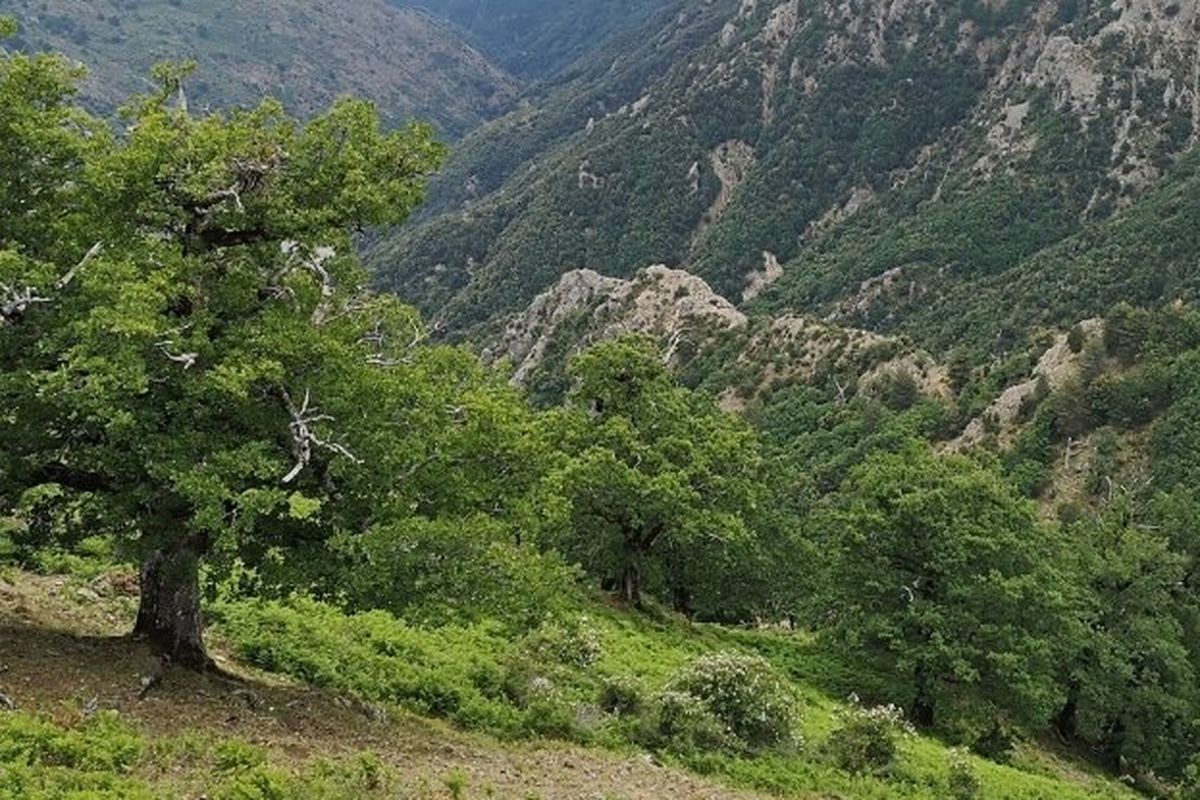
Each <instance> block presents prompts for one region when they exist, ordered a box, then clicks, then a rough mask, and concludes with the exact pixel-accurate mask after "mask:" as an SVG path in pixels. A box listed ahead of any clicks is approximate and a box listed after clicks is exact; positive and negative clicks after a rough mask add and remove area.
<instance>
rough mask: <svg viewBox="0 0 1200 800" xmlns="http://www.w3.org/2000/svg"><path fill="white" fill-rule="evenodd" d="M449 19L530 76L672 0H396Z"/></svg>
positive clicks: (543, 73) (562, 63)
mask: <svg viewBox="0 0 1200 800" xmlns="http://www.w3.org/2000/svg"><path fill="white" fill-rule="evenodd" d="M393 2H396V3H398V4H399V5H401V6H408V7H413V8H424V9H427V10H428V11H430V12H431V13H433V14H436V15H437V16H439V17H442V18H443V19H447V20H450V21H451V22H454V23H455V24H456V25H458V26H460V27H461V28H462V29H463V30H464V31H466V32H467V33H468V34H469V36H470V37H471V40H472V41H473V42H474V43H475V44H476V45H477V46H478V47H479V49H480V50H481V51H483V52H484V53H486V54H487V55H488V56H489V57H490V58H491V59H492V60H493V61H494V62H495V63H497V64H499V65H500V66H502V67H504V68H505V69H507V70H508V71H509V72H512V73H513V74H515V75H518V76H520V77H521V78H524V79H527V80H537V79H547V78H552V77H557V76H558V73H559V72H560V71H561V70H562V69H564V68H565V67H567V66H569V65H570V64H572V63H573V62H574V61H576V60H577V59H579V58H580V57H582V56H584V55H586V54H587V53H589V52H591V51H592V50H593V49H596V48H598V47H599V46H601V45H603V44H607V42H608V39H609V38H611V37H612V36H614V35H616V34H619V33H623V32H626V31H630V30H634V29H636V28H638V27H639V26H640V25H641V24H642V23H643V22H644V21H645V20H646V19H647V18H648V17H649V16H651V15H652V14H653V13H654V12H655V11H657V10H658V9H660V8H662V7H663V6H665V5H666V4H667V0H558V2H544V1H543V0H393Z"/></svg>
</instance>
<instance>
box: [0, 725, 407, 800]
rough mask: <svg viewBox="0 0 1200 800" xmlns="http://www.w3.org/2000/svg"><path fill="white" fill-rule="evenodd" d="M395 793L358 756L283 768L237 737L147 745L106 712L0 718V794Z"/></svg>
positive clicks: (388, 780) (227, 797)
mask: <svg viewBox="0 0 1200 800" xmlns="http://www.w3.org/2000/svg"><path fill="white" fill-rule="evenodd" d="M399 791H400V789H399V783H398V779H397V777H396V776H394V775H393V774H391V773H390V772H389V771H388V770H386V769H385V768H384V767H382V766H381V765H380V764H379V762H378V760H376V759H374V758H373V757H372V756H370V755H366V754H364V755H359V756H357V757H355V758H348V759H344V760H342V761H336V762H335V761H325V760H320V761H316V762H313V763H312V764H308V765H305V766H303V767H300V768H294V767H291V768H289V767H287V766H279V765H273V764H271V763H269V760H268V757H267V754H266V751H264V750H263V749H261V748H258V747H256V746H254V745H252V744H250V743H247V742H244V741H241V740H238V739H231V738H223V737H220V736H215V735H204V734H195V733H193V734H188V735H182V736H178V737H174V738H170V739H163V740H156V741H153V742H151V740H149V739H148V738H146V737H145V736H144V735H143V734H142V733H140V732H139V731H138V730H136V729H135V728H134V727H133V726H132V725H130V724H128V723H126V722H125V721H123V720H122V719H121V718H120V717H119V716H118V715H117V714H116V712H102V713H100V714H97V715H95V716H93V717H91V718H89V719H85V720H83V721H81V722H79V723H78V724H76V725H74V726H67V725H62V724H59V723H56V722H53V721H50V720H48V719H45V718H42V717H38V716H34V715H31V714H24V713H8V714H4V715H3V716H0V800H156V798H163V797H197V796H203V797H209V798H212V800H275V799H276V798H278V800H283V799H284V798H288V800H359V798H368V797H382V796H387V797H393V798H406V797H413V795H411V794H401V793H399ZM385 792H387V793H386V794H385Z"/></svg>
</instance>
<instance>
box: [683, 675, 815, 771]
mask: <svg viewBox="0 0 1200 800" xmlns="http://www.w3.org/2000/svg"><path fill="white" fill-rule="evenodd" d="M668 689H669V691H670V692H672V693H682V694H686V695H689V696H691V697H694V698H695V699H696V700H698V701H700V703H701V704H702V705H703V706H704V708H706V709H707V710H708V711H709V713H711V714H712V715H713V717H714V718H716V719H717V720H719V721H720V723H721V725H722V726H723V727H724V729H725V730H726V731H727V732H728V734H729V735H730V736H731V737H733V739H734V740H735V741H736V742H737V743H739V744H740V745H741V746H742V747H743V748H745V749H751V750H760V749H764V748H769V747H775V746H778V745H781V744H785V743H788V742H790V741H791V740H792V738H793V731H794V728H795V723H796V720H795V711H794V708H795V698H794V697H793V696H792V694H791V692H790V691H789V690H788V688H787V686H786V684H785V683H784V682H783V681H782V680H780V679H779V676H778V675H776V674H775V671H774V670H773V669H772V668H771V665H770V664H769V663H767V661H766V660H765V659H763V658H760V657H758V656H748V655H742V654H740V653H718V654H716V655H711V656H704V657H701V658H699V659H697V660H695V661H693V662H692V663H691V664H688V665H687V666H685V667H684V668H683V669H682V670H681V671H680V672H679V673H678V674H677V675H676V676H675V677H674V678H673V679H672V680H671V682H670V684H669V686H668Z"/></svg>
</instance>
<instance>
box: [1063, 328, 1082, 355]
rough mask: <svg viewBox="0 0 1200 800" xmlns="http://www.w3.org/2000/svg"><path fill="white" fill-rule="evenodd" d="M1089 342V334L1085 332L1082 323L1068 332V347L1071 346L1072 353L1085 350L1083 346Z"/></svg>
mask: <svg viewBox="0 0 1200 800" xmlns="http://www.w3.org/2000/svg"><path fill="white" fill-rule="evenodd" d="M1085 344H1087V334H1086V333H1084V330H1083V326H1082V325H1076V326H1075V327H1074V328H1071V330H1070V332H1069V333H1068V334H1067V347H1069V348H1071V352H1072V353H1076V354H1078V353H1081V352H1083V346H1084V345H1085Z"/></svg>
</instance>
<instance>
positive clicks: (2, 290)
mask: <svg viewBox="0 0 1200 800" xmlns="http://www.w3.org/2000/svg"><path fill="white" fill-rule="evenodd" d="M36 291H37V290H36V289H34V288H33V287H32V286H26V287H25V288H24V289H16V288H13V287H12V286H9V285H8V284H6V283H0V319H4V320H10V319H14V318H15V317H19V316H21V315H22V314H24V313H25V312H26V311H28V310H29V308H30V307H31V306H35V305H44V304H46V303H52V302H54V301H53V300H51V299H50V298H49V297H43V296H42V295H40V294H37V293H36Z"/></svg>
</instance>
